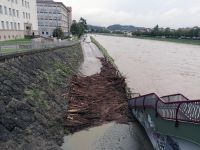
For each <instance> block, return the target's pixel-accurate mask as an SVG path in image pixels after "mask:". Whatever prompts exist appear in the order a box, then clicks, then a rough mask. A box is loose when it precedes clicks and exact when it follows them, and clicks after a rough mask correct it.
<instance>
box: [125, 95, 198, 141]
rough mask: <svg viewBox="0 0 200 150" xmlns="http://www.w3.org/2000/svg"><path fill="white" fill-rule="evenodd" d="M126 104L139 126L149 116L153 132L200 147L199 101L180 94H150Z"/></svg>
mask: <svg viewBox="0 0 200 150" xmlns="http://www.w3.org/2000/svg"><path fill="white" fill-rule="evenodd" d="M128 104H129V108H131V109H132V111H133V113H134V115H135V116H136V118H137V119H138V120H139V121H140V123H141V124H143V122H144V121H145V119H146V120H147V119H148V118H149V117H147V116H150V118H151V120H152V122H153V123H154V124H155V128H154V130H155V132H157V133H160V134H162V135H168V136H172V137H178V138H181V139H184V140H187V141H190V142H193V143H196V144H198V145H200V134H199V133H200V100H190V99H188V98H187V97H185V96H184V95H182V94H174V95H167V96H163V97H159V96H158V95H157V94H155V93H151V94H147V95H142V96H138V97H135V98H132V99H130V100H129V101H128ZM141 114H142V115H141ZM141 116H142V117H141ZM145 116H146V117H145ZM143 126H144V124H143Z"/></svg>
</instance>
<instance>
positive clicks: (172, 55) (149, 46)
mask: <svg viewBox="0 0 200 150" xmlns="http://www.w3.org/2000/svg"><path fill="white" fill-rule="evenodd" d="M94 37H95V39H96V40H98V41H99V42H100V43H101V44H102V45H103V46H104V47H105V48H106V49H107V50H108V52H109V54H110V55H111V56H112V57H113V58H114V59H115V63H116V64H117V66H118V67H119V69H120V71H121V72H122V73H123V74H124V75H125V76H126V77H127V82H128V84H129V87H130V88H132V91H133V92H139V93H141V94H148V93H152V92H156V93H157V94H159V95H160V96H164V95H168V94H176V93H182V94H183V95H185V96H187V97H188V98H190V99H199V98H200V92H199V91H200V46H194V45H187V44H178V43H170V42H162V41H153V40H143V39H135V38H125V37H113V36H102V35H95V36H94Z"/></svg>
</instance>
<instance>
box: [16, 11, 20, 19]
mask: <svg viewBox="0 0 200 150" xmlns="http://www.w3.org/2000/svg"><path fill="white" fill-rule="evenodd" d="M16 12H17V17H18V18H19V10H16Z"/></svg>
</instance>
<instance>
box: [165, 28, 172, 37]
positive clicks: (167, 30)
mask: <svg viewBox="0 0 200 150" xmlns="http://www.w3.org/2000/svg"><path fill="white" fill-rule="evenodd" d="M164 34H165V36H167V37H169V36H170V34H171V29H170V28H166V29H165V31H164Z"/></svg>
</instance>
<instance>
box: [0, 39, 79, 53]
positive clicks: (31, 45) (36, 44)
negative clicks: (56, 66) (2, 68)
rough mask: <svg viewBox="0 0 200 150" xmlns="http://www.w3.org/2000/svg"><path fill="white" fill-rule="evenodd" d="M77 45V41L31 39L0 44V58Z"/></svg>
mask: <svg viewBox="0 0 200 150" xmlns="http://www.w3.org/2000/svg"><path fill="white" fill-rule="evenodd" d="M76 43H79V41H69V40H53V39H40V38H39V39H33V40H29V41H11V42H9V41H6V42H0V56H4V55H9V54H15V53H20V52H26V51H31V50H39V49H49V48H59V47H64V46H70V45H73V44H76Z"/></svg>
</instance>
